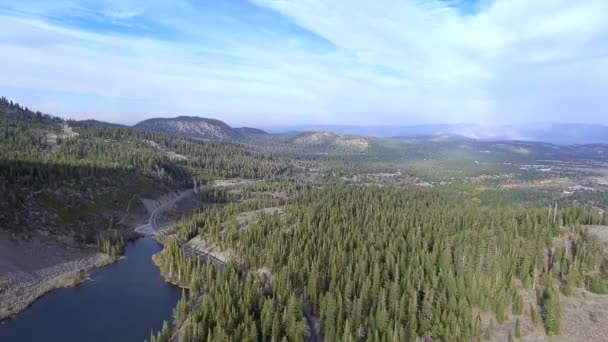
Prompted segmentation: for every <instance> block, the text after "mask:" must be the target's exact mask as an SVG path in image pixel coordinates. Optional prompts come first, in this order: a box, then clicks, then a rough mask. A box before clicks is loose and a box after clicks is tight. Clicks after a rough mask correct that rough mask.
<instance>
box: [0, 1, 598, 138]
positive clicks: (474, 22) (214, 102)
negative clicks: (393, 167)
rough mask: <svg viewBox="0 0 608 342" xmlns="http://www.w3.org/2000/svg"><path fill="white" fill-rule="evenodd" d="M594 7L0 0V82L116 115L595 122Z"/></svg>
mask: <svg viewBox="0 0 608 342" xmlns="http://www.w3.org/2000/svg"><path fill="white" fill-rule="evenodd" d="M606 13H608V1H606V0H581V1H572V0H534V1H529V0H495V1H490V0H462V1H459V0H409V1H407V0H401V1H397V0H375V1H368V0H292V1H290V0H250V1H244V0H192V1H190V0H171V1H169V0H167V1H161V0H148V1H131V0H125V1H119V0H105V1H96V0H54V1H46V0H20V1H14V0H0V75H2V77H0V95H1V96H6V97H8V98H9V99H12V100H15V101H18V102H20V103H22V104H24V105H27V106H28V107H30V108H32V109H37V110H41V111H44V112H48V113H53V114H57V115H60V116H63V117H70V118H76V119H87V118H93V119H98V120H104V121H111V122H118V123H124V124H134V123H136V122H138V121H140V120H143V119H146V118H150V117H159V116H162V117H171V116H178V115H197V116H203V117H213V118H217V119H221V120H224V121H226V122H227V123H229V124H231V125H234V126H241V125H246V126H254V127H272V126H289V125H298V124H348V125H372V126H382V125H414V124H425V123H462V122H467V123H479V124H513V123H517V124H521V123H526V122H579V123H599V124H608V111H607V110H606V108H608V20H606Z"/></svg>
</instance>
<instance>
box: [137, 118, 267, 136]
mask: <svg viewBox="0 0 608 342" xmlns="http://www.w3.org/2000/svg"><path fill="white" fill-rule="evenodd" d="M133 127H134V128H139V129H147V130H152V131H158V132H165V133H171V134H179V135H185V136H190V137H195V138H201V139H211V140H228V141H246V140H248V139H249V138H252V137H257V136H262V135H266V134H268V133H266V132H265V131H263V130H261V129H258V128H250V127H240V128H233V127H230V126H229V125H228V124H226V123H225V122H223V121H221V120H216V119H209V118H201V117H197V116H178V117H176V118H154V119H148V120H144V121H142V122H140V123H138V124H136V125H135V126H133Z"/></svg>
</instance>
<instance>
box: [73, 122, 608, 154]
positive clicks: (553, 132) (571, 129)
mask: <svg viewBox="0 0 608 342" xmlns="http://www.w3.org/2000/svg"><path fill="white" fill-rule="evenodd" d="M73 123H74V124H75V125H80V126H119V125H115V124H110V123H105V122H100V121H96V120H84V121H74V122H73ZM133 127H134V128H141V129H147V130H153V131H159V132H165V133H172V134H181V135H187V136H191V137H195V138H201V139H214V140H226V141H236V142H251V141H256V142H264V141H267V140H269V139H270V140H274V138H273V136H274V135H276V134H279V135H282V136H292V137H293V139H292V140H293V141H290V142H293V143H296V144H303V145H324V144H330V145H332V144H333V145H336V146H338V145H349V146H353V147H354V146H356V145H357V146H359V147H357V148H361V149H364V147H365V146H364V145H366V144H368V142H366V140H365V139H363V138H366V137H376V138H411V137H427V136H438V135H442V136H446V135H451V136H461V137H465V138H469V139H475V140H480V141H538V142H546V143H552V144H559V145H582V144H596V143H603V144H606V143H608V126H603V125H592V124H530V125H504V126H500V125H479V124H429V125H412V126H349V125H300V126H291V127H274V128H269V129H268V130H267V131H266V130H262V129H259V128H251V127H231V126H229V125H228V124H226V123H225V122H223V121H221V120H217V119H210V118H201V117H196V116H178V117H175V118H154V119H148V120H144V121H142V122H140V123H138V124H136V125H134V126H133ZM268 132H270V133H274V134H270V133H268ZM313 133H314V134H313ZM357 139H359V140H358V141H356V140H357Z"/></svg>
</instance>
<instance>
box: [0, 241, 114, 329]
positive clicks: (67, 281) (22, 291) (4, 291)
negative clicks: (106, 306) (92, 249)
mask: <svg viewBox="0 0 608 342" xmlns="http://www.w3.org/2000/svg"><path fill="white" fill-rule="evenodd" d="M113 261H114V259H112V258H111V257H110V256H108V255H106V254H103V253H95V254H93V255H91V256H88V257H84V258H81V259H77V260H73V261H69V262H65V263H61V264H58V265H54V266H51V267H47V268H42V269H39V270H36V271H32V272H11V273H7V274H4V275H2V276H0V320H2V319H5V318H7V317H10V316H13V315H15V314H17V313H18V312H19V311H21V310H23V309H25V308H27V307H28V306H29V305H30V304H32V302H33V301H34V300H36V299H37V298H38V297H40V296H42V295H44V294H45V293H47V292H49V291H51V290H53V289H56V288H60V287H69V286H74V285H76V284H78V283H81V282H82V281H85V280H86V279H88V275H87V272H88V271H89V270H91V269H92V268H95V267H100V266H104V265H107V264H110V263H112V262H113Z"/></svg>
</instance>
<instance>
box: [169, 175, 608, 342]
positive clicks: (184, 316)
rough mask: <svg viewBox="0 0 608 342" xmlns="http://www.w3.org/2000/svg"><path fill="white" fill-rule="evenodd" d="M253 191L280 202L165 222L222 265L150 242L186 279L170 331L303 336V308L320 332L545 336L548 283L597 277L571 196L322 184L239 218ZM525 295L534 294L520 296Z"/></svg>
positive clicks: (554, 301) (551, 314)
mask: <svg viewBox="0 0 608 342" xmlns="http://www.w3.org/2000/svg"><path fill="white" fill-rule="evenodd" d="M264 201H266V202H265V204H266V206H267V207H273V206H277V205H281V201H279V202H277V200H271V199H268V200H261V202H260V200H258V201H257V202H254V203H256V204H255V205H252V203H250V202H243V203H242V204H237V205H234V204H233V205H228V206H225V207H221V208H220V207H218V208H214V209H211V210H207V211H205V212H202V213H201V214H199V215H197V216H195V217H194V218H193V219H192V220H190V221H187V222H185V223H184V224H183V226H182V228H181V229H180V230H179V231H178V236H179V237H180V239H186V240H187V239H190V238H194V237H197V236H199V235H200V236H199V238H201V239H203V240H204V241H205V242H206V244H207V245H217V246H219V248H220V249H222V250H226V251H230V253H229V254H230V255H232V257H231V259H230V262H229V263H228V264H227V267H226V268H225V269H223V270H218V269H214V268H213V267H212V266H211V264H209V265H207V266H202V265H201V264H200V263H199V262H198V261H195V260H194V259H188V258H187V257H185V256H184V252H183V250H182V249H181V248H179V246H178V245H177V244H175V243H171V242H169V243H168V246H169V247H168V248H166V249H165V251H164V252H163V253H162V254H161V255H162V259H161V260H162V262H161V265H163V267H164V268H165V270H169V273H170V274H171V275H172V277H173V278H175V279H176V280H177V281H178V282H182V283H183V282H185V284H189V286H190V288H191V292H190V294H189V295H188V296H185V297H184V298H183V300H182V302H180V304H179V305H178V307H177V308H176V313H175V315H176V318H177V323H178V325H177V326H178V328H179V329H178V330H177V331H176V332H175V333H176V334H178V336H179V337H180V338H181V339H182V340H188V341H189V340H205V339H207V340H226V339H227V340H246V341H255V340H274V341H280V340H281V339H283V338H286V339H287V340H290V341H304V340H306V338H307V336H308V335H310V334H313V333H315V332H314V331H313V328H312V326H311V325H308V326H307V325H306V321H307V318H308V317H306V315H310V316H313V318H314V317H316V319H318V321H319V323H320V333H321V334H322V336H324V338H325V340H327V341H340V340H344V341H407V340H415V339H416V338H427V339H429V340H445V341H471V340H477V339H481V338H492V336H495V335H494V328H495V327H503V329H506V330H507V331H508V334H509V335H511V336H512V337H515V336H520V335H521V329H523V328H522V327H523V326H526V327H529V329H536V330H539V331H540V332H541V333H542V334H545V333H546V334H548V335H555V334H559V332H560V305H559V300H560V299H559V298H560V293H563V294H571V293H572V290H573V289H574V288H576V287H580V286H585V284H586V286H587V287H588V288H589V289H591V290H592V291H598V290H597V289H599V288H600V287H601V286H597V285H594V284H596V283H598V284H599V283H602V284H605V282H606V280H605V278H602V276H601V275H598V272H599V270H600V262H601V260H602V257H603V255H604V250H603V247H602V244H601V243H600V242H599V240H598V239H597V237H596V236H594V235H592V234H590V233H588V232H587V230H586V229H584V228H581V225H584V224H601V223H603V224H606V223H607V222H606V221H608V217H606V216H600V215H598V214H597V212H596V211H594V210H591V209H590V208H586V207H582V206H570V207H566V208H557V209H556V208H555V207H553V206H536V205H532V206H527V207H524V206H520V205H517V204H508V205H502V204H501V205H497V204H489V205H479V204H478V203H477V202H476V201H473V200H472V198H471V197H469V196H467V195H463V194H458V193H454V192H451V191H444V190H436V189H420V188H406V189H398V188H390V187H361V186H344V185H327V186H325V187H323V188H321V189H312V188H311V189H308V190H304V191H303V192H302V193H301V195H299V196H297V197H295V198H293V199H291V200H288V201H287V206H286V209H285V213H284V214H278V213H275V214H263V213H260V214H258V215H256V218H255V219H254V220H253V221H251V222H250V223H249V224H247V226H246V227H243V225H242V224H239V220H238V219H237V218H238V217H239V216H240V213H243V212H248V211H250V210H252V209H256V208H259V207H264ZM602 286H604V285H602ZM599 292H601V291H599ZM528 293H533V294H534V296H536V298H537V300H534V301H533V302H529V301H528V299H526V300H524V298H529V297H528V296H527V295H526V294H528ZM199 295H202V297H201V298H200V299H198V300H200V301H201V302H200V306H194V303H195V302H196V301H197V296H199ZM189 298H190V299H189ZM168 336H171V332H169V331H168V330H166V331H165V332H164V333H162V334H161V335H159V339H157V340H161V341H167V340H168V339H167V337H168ZM494 338H496V337H494Z"/></svg>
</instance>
